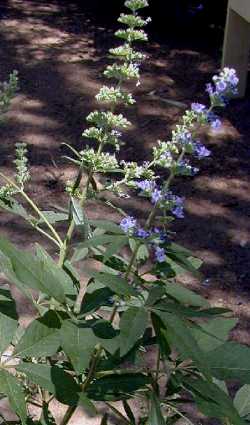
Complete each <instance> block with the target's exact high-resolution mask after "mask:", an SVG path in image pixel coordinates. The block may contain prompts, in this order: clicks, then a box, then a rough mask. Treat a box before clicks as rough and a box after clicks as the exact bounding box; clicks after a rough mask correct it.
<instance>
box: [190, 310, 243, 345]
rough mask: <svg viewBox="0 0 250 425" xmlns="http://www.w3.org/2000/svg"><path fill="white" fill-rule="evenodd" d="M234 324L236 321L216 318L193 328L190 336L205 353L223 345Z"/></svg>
mask: <svg viewBox="0 0 250 425" xmlns="http://www.w3.org/2000/svg"><path fill="white" fill-rule="evenodd" d="M236 324H237V319H226V318H225V317H218V318H217V319H212V320H210V321H209V322H207V323H202V324H199V325H197V327H194V328H193V330H192V334H193V336H194V337H195V339H196V341H197V343H198V345H199V347H200V349H201V350H203V351H206V352H207V351H211V350H214V349H215V348H217V347H219V346H220V345H222V344H224V343H225V342H226V340H227V339H228V335H229V332H230V331H231V330H232V329H233V328H234V327H235V325H236Z"/></svg>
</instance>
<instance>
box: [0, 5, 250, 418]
mask: <svg viewBox="0 0 250 425" xmlns="http://www.w3.org/2000/svg"><path fill="white" fill-rule="evenodd" d="M125 6H126V7H127V8H128V9H129V12H128V13H126V14H125V13H122V14H121V16H120V18H119V19H118V21H119V22H120V23H121V24H122V25H125V28H122V29H119V30H118V31H117V32H116V36H117V37H118V38H119V39H120V40H124V44H122V45H120V46H118V47H115V48H113V49H110V56H111V58H110V59H111V60H112V61H113V62H112V63H111V64H109V65H108V66H107V68H106V70H105V71H104V75H105V76H106V77H107V78H108V79H111V80H114V82H113V83H111V85H105V86H103V87H102V88H101V89H100V90H99V92H98V94H97V95H96V100H97V101H98V102H99V103H100V104H101V108H100V110H96V111H94V112H91V113H90V114H89V115H88V117H87V124H88V125H89V127H88V128H86V129H85V130H84V132H83V135H84V137H86V138H88V139H91V142H92V144H91V147H89V146H87V145H86V146H85V147H84V148H83V149H82V150H81V151H80V152H78V151H77V150H76V149H74V148H73V147H71V146H69V145H66V146H67V148H68V149H69V150H70V152H71V154H72V155H73V158H70V157H68V159H69V160H70V161H71V162H72V163H73V164H75V165H76V166H77V175H76V178H75V181H74V182H73V183H72V182H71V183H70V184H69V186H68V192H69V195H70V196H69V207H68V209H66V210H65V209H60V208H55V211H43V210H42V209H41V208H40V207H39V206H37V204H36V203H35V201H34V200H33V199H31V197H30V195H29V193H28V188H27V187H26V183H27V181H28V180H29V178H30V173H29V167H28V160H27V147H26V145H24V144H18V145H17V146H16V159H15V161H14V162H15V166H16V173H15V175H14V177H13V180H12V179H10V178H9V177H7V176H5V175H4V174H2V173H0V175H1V178H2V179H3V180H4V184H5V185H4V186H2V187H1V188H0V207H1V208H2V209H3V210H5V211H8V212H12V213H13V214H16V215H17V216H18V217H19V218H22V219H23V220H26V221H27V223H28V224H29V225H30V226H31V227H32V228H33V229H35V230H37V231H38V232H39V233H40V234H41V235H43V237H44V238H46V239H47V240H49V242H50V243H51V244H53V246H54V248H55V250H54V251H53V258H52V257H51V256H50V255H49V254H48V253H47V252H46V251H45V249H44V248H43V247H42V246H40V245H36V247H35V249H33V251H32V253H30V252H27V251H24V250H23V249H22V248H17V247H16V246H15V245H14V244H13V243H11V242H9V241H8V240H7V239H5V238H4V237H0V270H1V272H2V273H3V274H4V275H5V277H6V278H7V279H8V282H9V284H10V285H14V286H16V287H17V288H18V289H19V290H20V291H21V292H22V293H23V294H24V296H26V297H27V298H28V299H29V300H30V302H32V303H33V306H34V307H35V309H36V316H35V318H34V319H33V320H32V321H31V323H30V324H29V326H28V327H27V328H26V329H21V328H20V326H19V318H18V315H17V312H16V307H15V302H14V300H13V299H12V296H11V293H10V291H9V288H5V289H1V290H0V354H1V358H0V393H1V395H2V396H3V397H7V398H8V399H9V404H10V406H11V409H12V410H13V412H15V413H16V415H17V416H18V418H19V419H18V421H17V424H20V423H21V424H23V425H28V424H33V423H36V424H37V425H54V424H55V420H54V418H53V416H52V414H51V404H50V403H51V401H52V400H53V399H56V400H58V401H59V402H60V403H63V404H65V405H67V406H68V407H67V411H66V413H65V416H64V418H63V420H62V425H67V423H68V422H69V420H70V418H71V417H72V415H73V413H74V411H75V410H76V408H77V407H78V406H81V407H82V408H83V409H84V410H86V412H87V413H88V414H90V415H95V414H96V413H98V412H97V410H98V409H97V408H96V406H95V402H96V401H98V402H99V401H102V402H104V403H106V404H107V406H108V407H109V408H110V409H111V410H112V411H113V413H115V414H116V415H118V417H119V419H120V421H121V423H126V424H130V425H143V424H144V425H145V424H147V425H165V424H168V425H170V424H175V423H177V421H178V420H179V418H182V419H185V420H186V421H187V423H191V421H190V420H189V419H188V417H187V416H186V413H185V408H184V403H183V401H185V398H186V397H187V395H190V396H191V397H192V399H193V400H194V403H195V405H196V407H197V408H198V409H199V410H200V411H201V412H202V413H203V414H204V415H206V416H208V417H212V418H216V419H218V420H219V421H221V422H222V423H223V424H227V425H228V424H232V425H243V424H244V423H246V421H249V420H250V397H249V384H250V348H249V347H247V346H244V345H240V344H238V343H235V342H228V336H229V333H230V331H231V330H232V329H233V328H234V326H235V325H236V323H237V320H235V319H234V318H233V317H232V315H231V313H230V312H229V311H228V310H227V309H222V308H216V307H211V306H210V305H209V303H208V301H207V300H206V299H205V298H203V297H202V296H200V295H198V294H197V293H195V292H194V291H192V290H190V289H188V288H184V287H183V286H182V285H181V284H180V283H178V282H177V278H178V279H179V277H180V275H181V274H183V273H186V272H188V273H191V274H192V275H194V276H195V277H196V278H201V277H202V275H201V272H200V270H199V269H200V267H201V265H202V262H201V261H200V260H199V259H197V258H195V257H193V255H192V253H191V252H190V251H189V250H187V249H185V248H183V247H181V246H179V245H177V244H176V243H174V242H173V233H172V232H171V230H170V225H171V222H172V221H173V220H174V216H175V217H179V218H181V217H183V207H182V202H183V200H182V198H180V197H178V196H176V195H174V194H173V193H172V191H171V190H170V189H171V184H172V182H173V179H174V177H176V176H178V175H192V174H193V172H194V171H195V169H194V167H192V165H191V164H190V162H188V161H189V159H187V158H186V156H188V158H190V155H192V154H194V153H195V151H197V152H198V154H199V155H201V153H203V156H207V155H208V151H207V149H206V148H205V147H204V146H201V145H200V144H197V143H196V142H195V141H194V140H193V137H194V135H195V132H196V130H197V127H198V129H199V127H200V126H202V125H204V124H205V125H207V124H209V116H210V115H209V114H210V112H211V111H212V109H213V108H214V106H216V107H217V106H223V102H224V101H223V99H222V97H221V98H219V96H218V93H216V90H215V91H214V92H213V93H210V100H211V106H210V108H208V109H207V108H206V107H205V106H204V105H200V104H194V105H195V106H193V107H192V108H191V110H188V111H186V112H185V114H184V116H183V118H182V122H181V124H180V125H177V126H176V129H175V130H174V131H173V132H172V138H171V140H170V141H159V142H158V144H157V145H156V146H155V147H154V148H153V152H152V160H151V162H150V161H149V162H144V163H142V164H138V163H137V162H135V161H132V162H124V161H120V159H119V157H117V155H118V154H119V150H120V148H121V147H122V145H123V141H122V131H123V130H126V129H128V128H129V127H130V126H131V123H130V122H129V121H128V120H127V118H126V117H125V116H124V115H123V113H121V112H120V109H121V107H122V106H125V107H127V106H131V105H132V106H133V105H134V103H135V99H134V97H133V95H132V94H131V93H130V92H129V91H128V87H131V85H132V84H133V83H134V82H135V83H136V84H137V85H138V84H140V64H141V62H142V61H143V59H144V58H145V55H144V54H143V53H141V52H140V51H137V50H136V49H135V47H134V42H135V41H139V42H142V41H146V40H147V34H146V33H145V31H144V29H143V28H144V27H145V26H146V24H147V23H148V22H149V21H150V19H149V18H146V19H144V18H142V17H141V16H139V14H138V11H139V10H140V9H142V8H144V7H146V6H148V2H147V0H126V1H125ZM218 79H219V81H221V80H222V82H224V85H221V87H222V88H223V87H225V84H226V83H227V84H226V88H225V90H226V93H225V94H226V95H229V94H232V92H233V88H234V87H235V84H234V83H235V82H236V80H237V78H236V76H235V75H234V72H232V70H228V69H225V70H224V71H223V72H222V73H221V74H220V75H219V77H215V78H214V82H215V83H216V82H218ZM127 82H130V83H129V84H127ZM16 88H17V76H16V73H13V74H12V75H11V76H10V80H9V82H8V83H4V84H3V85H2V87H1V90H0V112H5V111H6V110H7V109H8V107H9V106H10V101H11V99H12V97H13V95H14V93H15V90H16ZM211 90H213V88H212V87H211V88H210V91H211ZM199 108H200V110H199ZM197 152H196V153H197ZM199 155H198V156H199ZM159 167H160V168H161V169H162V170H161V174H160V175H161V176H162V180H163V183H162V186H160V184H159V177H158V174H159ZM98 173H102V184H99V182H98V181H97V179H96V174H98ZM85 174H86V178H84V175H85ZM113 174H115V179H113ZM142 179H144V180H142ZM138 190H140V193H139V194H138V196H141V197H143V198H144V200H145V202H146V199H147V198H151V204H150V208H148V209H149V216H148V217H147V218H146V220H145V221H144V222H143V220H140V223H139V222H138V220H136V219H135V218H134V217H130V216H127V215H126V213H125V212H124V211H123V210H122V209H121V208H118V207H117V206H116V205H117V204H116V202H115V201H113V198H114V197H116V196H119V197H129V196H130V193H131V192H132V193H135V191H138ZM108 193H109V194H110V197H108ZM89 201H91V202H92V203H93V202H95V201H97V202H102V201H104V203H105V206H106V207H107V206H109V207H110V208H112V209H113V210H115V212H116V214H117V213H119V214H120V215H121V216H122V217H123V220H122V221H121V223H120V225H118V224H117V223H114V222H113V221H110V220H108V219H107V220H106V219H102V220H91V219H90V218H89V217H88V213H87V212H86V211H89V209H86V208H85V207H86V206H87V204H88V203H89ZM88 205H89V204H88ZM91 207H93V204H91ZM146 212H147V211H145V213H146ZM62 222H63V223H64V224H67V225H68V228H67V230H66V232H64V228H63V226H58V224H61V223H62ZM75 231H77V232H78V239H77V240H74V239H73V236H74V235H75ZM54 256H55V259H54ZM6 350H8V351H7V354H6ZM149 350H150V352H153V353H155V364H152V365H151V367H150V368H149V366H148V358H147V355H148V352H149ZM9 353H11V354H9ZM153 363H154V361H153ZM227 380H237V381H239V383H240V384H246V385H244V386H243V387H242V388H241V389H240V390H239V391H238V392H237V394H236V396H235V398H234V400H232V399H231V397H230V396H229V394H228V391H227V385H226V382H224V381H227ZM130 399H138V400H142V404H143V405H145V406H146V407H147V408H146V409H144V410H145V413H143V414H141V415H140V417H139V418H138V419H137V417H136V414H135V413H134V411H133V408H132V406H133V404H132V403H131V404H129V403H130V402H128V400H130ZM116 401H121V402H122V404H123V407H124V412H125V413H121V412H119V411H117V409H116V407H115V405H113V404H109V402H116ZM32 403H33V404H34V403H35V405H36V406H38V407H39V406H40V418H39V420H38V421H37V422H33V420H32V418H31V417H30V411H31V409H30V405H31V404H32ZM97 406H98V404H97ZM125 415H126V416H125ZM108 423H109V417H108V414H104V416H103V418H102V420H101V425H108Z"/></svg>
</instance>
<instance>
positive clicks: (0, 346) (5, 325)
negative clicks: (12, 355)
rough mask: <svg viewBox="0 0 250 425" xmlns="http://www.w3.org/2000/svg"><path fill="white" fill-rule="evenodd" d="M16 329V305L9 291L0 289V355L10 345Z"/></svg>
mask: <svg viewBox="0 0 250 425" xmlns="http://www.w3.org/2000/svg"><path fill="white" fill-rule="evenodd" d="M17 327H18V317H17V313H16V304H15V301H14V300H13V299H12V297H11V294H10V291H9V290H7V289H0V353H2V352H3V351H4V350H5V349H6V348H7V347H8V345H9V344H10V343H11V341H12V339H13V337H14V335H15V333H16V330H17Z"/></svg>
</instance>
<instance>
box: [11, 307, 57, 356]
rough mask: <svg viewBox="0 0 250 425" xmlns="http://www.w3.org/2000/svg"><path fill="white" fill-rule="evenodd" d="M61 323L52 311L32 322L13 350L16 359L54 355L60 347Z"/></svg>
mask: <svg viewBox="0 0 250 425" xmlns="http://www.w3.org/2000/svg"><path fill="white" fill-rule="evenodd" d="M60 328H61V323H60V320H59V318H58V316H57V314H56V313H55V312H54V311H48V312H47V313H46V314H45V315H44V316H43V317H41V318H39V319H36V320H33V322H31V324H30V325H29V326H28V328H27V329H26V331H25V333H24V335H23V336H22V337H21V339H20V341H19V342H18V344H17V346H16V348H15V355H16V356H17V357H21V358H25V357H46V356H52V355H53V354H55V353H56V352H57V350H58V348H59V346H60Z"/></svg>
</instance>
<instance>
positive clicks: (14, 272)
mask: <svg viewBox="0 0 250 425" xmlns="http://www.w3.org/2000/svg"><path fill="white" fill-rule="evenodd" d="M0 252H1V253H2V255H3V256H4V257H7V259H8V260H9V262H10V263H8V262H5V264H3V263H2V261H0V264H1V265H2V266H4V268H3V272H4V273H5V274H6V276H7V277H8V278H10V279H11V280H12V277H14V282H12V283H16V281H18V282H19V283H20V284H21V285H22V286H26V287H28V288H32V289H36V290H38V291H41V292H43V293H45V294H47V295H49V296H51V297H53V298H55V299H56V300H57V301H59V302H63V301H64V300H65V294H64V290H63V287H62V286H61V282H60V279H57V278H56V275H55V274H54V272H53V271H51V270H50V267H49V265H48V264H47V262H46V260H45V259H41V258H36V257H34V256H33V255H32V254H30V253H29V252H25V251H23V250H22V251H20V250H18V249H17V248H16V247H15V246H14V245H12V244H11V243H10V242H9V241H8V240H7V239H4V238H3V237H1V238H0ZM0 260H1V259H0ZM8 264H9V266H10V265H11V267H8Z"/></svg>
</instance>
